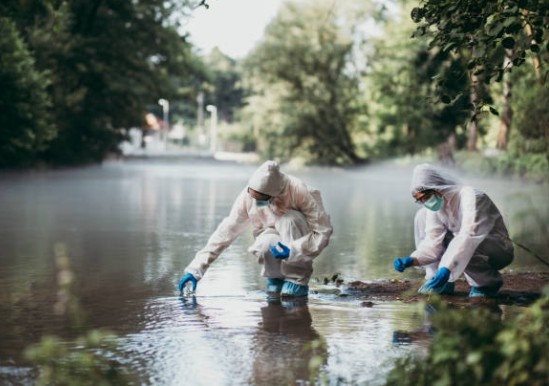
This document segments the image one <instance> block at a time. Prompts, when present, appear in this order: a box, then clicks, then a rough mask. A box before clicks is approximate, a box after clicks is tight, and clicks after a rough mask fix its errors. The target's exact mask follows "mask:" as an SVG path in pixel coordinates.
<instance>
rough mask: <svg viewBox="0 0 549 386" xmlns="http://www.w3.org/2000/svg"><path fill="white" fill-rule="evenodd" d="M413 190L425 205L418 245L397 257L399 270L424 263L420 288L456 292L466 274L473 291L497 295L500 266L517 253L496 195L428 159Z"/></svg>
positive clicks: (415, 175)
mask: <svg viewBox="0 0 549 386" xmlns="http://www.w3.org/2000/svg"><path fill="white" fill-rule="evenodd" d="M411 189H412V192H411V193H412V196H413V198H414V199H415V200H416V202H418V203H420V204H423V206H424V207H423V208H421V209H420V210H419V211H418V212H417V214H416V216H415V223H414V231H415V239H416V250H415V251H414V252H412V253H411V255H410V256H407V257H399V258H397V259H395V261H394V267H395V269H396V270H397V271H399V272H403V271H404V270H405V269H406V268H408V267H411V266H423V267H425V273H426V275H425V279H426V283H425V284H424V285H423V286H422V287H421V288H420V289H419V293H423V294H429V293H439V294H451V293H453V292H454V282H455V281H456V280H457V279H458V278H459V277H460V276H461V275H462V274H464V275H465V278H466V280H467V282H468V283H469V285H470V286H471V291H470V292H469V296H471V297H483V296H494V295H496V294H497V292H498V291H499V289H500V287H501V286H502V284H503V279H502V276H501V274H500V272H499V270H500V269H502V268H504V267H506V266H508V265H509V264H511V262H512V261H513V257H514V252H513V245H512V243H511V240H510V239H509V234H508V232H507V228H506V226H505V223H504V221H503V218H502V216H501V214H500V212H499V210H498V208H497V207H496V205H495V204H494V203H493V202H492V200H491V199H490V198H489V197H488V196H487V195H486V194H485V193H484V192H481V191H480V190H478V189H475V188H473V187H471V186H465V185H461V184H459V183H458V182H456V181H455V180H454V179H453V177H450V176H447V175H444V173H443V172H442V171H441V170H439V169H437V168H435V167H434V166H431V165H429V164H421V165H418V166H416V167H415V169H414V173H413V177H412V186H411Z"/></svg>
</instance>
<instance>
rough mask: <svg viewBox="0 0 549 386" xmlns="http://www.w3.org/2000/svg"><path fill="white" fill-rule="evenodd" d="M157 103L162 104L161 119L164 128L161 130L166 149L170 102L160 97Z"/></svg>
mask: <svg viewBox="0 0 549 386" xmlns="http://www.w3.org/2000/svg"><path fill="white" fill-rule="evenodd" d="M158 104H159V105H160V106H162V113H163V114H162V115H163V117H162V121H163V122H164V125H163V126H164V130H163V141H164V150H166V147H167V142H168V129H169V127H170V125H169V122H168V119H169V113H170V102H168V101H167V100H166V99H164V98H160V99H159V100H158Z"/></svg>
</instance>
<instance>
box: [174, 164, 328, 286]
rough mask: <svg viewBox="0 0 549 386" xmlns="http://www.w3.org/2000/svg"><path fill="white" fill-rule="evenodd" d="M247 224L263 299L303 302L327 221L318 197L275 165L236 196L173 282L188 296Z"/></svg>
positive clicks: (324, 239)
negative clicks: (262, 280) (300, 299)
mask: <svg viewBox="0 0 549 386" xmlns="http://www.w3.org/2000/svg"><path fill="white" fill-rule="evenodd" d="M249 224H251V226H252V228H253V235H254V239H255V241H254V243H253V244H252V245H251V246H250V247H249V249H248V251H249V252H250V253H252V254H253V255H255V256H256V257H257V260H258V262H259V263H260V264H262V265H263V269H262V275H263V276H264V277H266V278H267V293H268V295H269V296H270V297H272V296H307V295H308V292H309V287H308V283H309V280H310V278H311V275H312V273H313V259H314V258H315V257H316V256H318V255H319V254H320V253H321V252H322V250H323V249H324V248H325V247H326V246H327V245H328V242H329V240H330V237H331V235H332V231H333V229H332V225H331V222H330V216H329V215H328V214H327V213H326V211H325V209H324V206H323V203H322V199H321V196H320V192H319V191H318V190H311V189H309V188H308V187H307V186H306V185H305V183H304V182H302V181H301V180H299V179H298V178H296V177H294V176H290V175H288V174H285V173H283V172H281V171H280V167H279V164H278V163H277V162H275V161H267V162H265V163H263V164H262V165H261V166H260V167H259V168H258V169H257V170H256V171H255V172H254V173H253V175H252V176H251V178H250V180H249V181H248V185H247V186H246V187H245V188H244V189H243V190H242V191H241V192H240V194H239V195H238V197H237V198H236V201H235V202H234V204H233V206H232V209H231V212H230V214H229V215H228V216H227V217H225V218H224V219H223V221H222V222H221V223H220V224H219V226H218V227H217V229H216V230H215V232H214V233H213V234H212V235H211V236H210V238H209V240H208V242H207V244H206V246H205V247H204V248H203V249H201V250H200V251H198V252H197V253H196V255H195V257H194V259H193V260H192V261H191V263H190V264H189V265H188V266H187V267H186V268H185V271H184V272H185V275H184V276H183V277H182V278H181V280H180V281H179V290H180V291H182V290H183V288H184V287H185V285H186V284H187V283H188V282H191V283H192V289H193V291H194V290H196V286H197V282H198V281H199V280H200V279H201V278H202V277H203V276H204V274H205V273H206V270H207V269H208V267H209V266H210V265H211V264H212V263H213V262H214V261H215V260H216V259H217V257H218V256H219V255H220V254H221V252H223V251H224V250H225V249H226V248H227V247H228V246H229V245H230V244H231V243H232V242H233V241H234V240H235V239H236V238H237V237H238V236H239V235H240V234H241V233H242V232H243V231H244V230H245V229H246V227H247V226H248V225H249Z"/></svg>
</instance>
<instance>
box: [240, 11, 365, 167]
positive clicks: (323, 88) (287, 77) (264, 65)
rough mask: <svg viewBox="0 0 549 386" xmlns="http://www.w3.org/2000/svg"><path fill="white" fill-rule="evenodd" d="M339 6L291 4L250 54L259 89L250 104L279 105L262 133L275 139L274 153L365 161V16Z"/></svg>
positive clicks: (249, 66)
mask: <svg viewBox="0 0 549 386" xmlns="http://www.w3.org/2000/svg"><path fill="white" fill-rule="evenodd" d="M334 5H335V4H334V3H333V2H327V1H316V2H312V1H309V2H302V3H299V4H296V3H286V4H285V6H284V7H283V8H282V9H281V11H280V12H279V14H278V15H277V16H276V18H275V19H274V20H273V21H272V22H271V24H269V25H268V27H267V28H266V31H265V37H264V40H263V41H262V42H260V44H259V46H258V47H257V48H256V49H255V51H254V52H252V54H251V55H250V57H249V58H248V59H247V61H246V68H247V69H248V70H249V72H250V73H251V76H252V77H253V85H254V88H255V92H256V94H255V95H254V96H253V98H252V99H250V100H249V102H250V104H249V108H252V109H254V110H255V111H256V112H257V110H258V109H260V108H264V109H266V110H264V112H266V111H270V112H271V113H265V115H266V117H265V118H266V120H265V121H264V122H263V123H262V127H261V128H260V130H259V133H258V134H260V135H259V137H263V138H269V140H268V141H266V144H267V146H268V152H270V153H271V155H277V156H280V157H290V156H292V155H297V154H301V155H303V156H304V157H306V158H307V157H308V158H309V160H310V161H313V162H317V163H325V164H356V163H360V162H363V161H364V159H363V158H362V157H361V156H360V155H359V154H358V153H357V150H356V148H355V145H354V141H353V129H354V128H355V126H356V119H357V117H358V113H359V111H360V106H359V105H358V104H357V101H359V100H360V98H359V95H360V89H359V87H358V86H359V83H360V77H359V73H358V72H357V71H355V69H354V68H353V67H352V63H353V57H352V54H353V49H354V44H355V41H354V38H355V36H356V35H354V34H353V33H354V32H356V31H355V30H354V28H355V27H356V26H357V25H358V22H357V20H356V19H355V20H350V19H349V18H348V15H342V14H341V13H338V11H339V10H338V8H336V7H335V6H334ZM345 17H347V18H345ZM355 17H357V18H358V17H359V16H358V15H355ZM260 99H261V100H260ZM260 147H261V144H260Z"/></svg>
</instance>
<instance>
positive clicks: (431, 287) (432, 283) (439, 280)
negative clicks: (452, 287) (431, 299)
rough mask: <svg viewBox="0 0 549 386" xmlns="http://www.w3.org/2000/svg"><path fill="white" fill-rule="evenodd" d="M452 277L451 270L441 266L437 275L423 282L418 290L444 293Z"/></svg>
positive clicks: (421, 292) (429, 292) (423, 292)
mask: <svg viewBox="0 0 549 386" xmlns="http://www.w3.org/2000/svg"><path fill="white" fill-rule="evenodd" d="M449 278H450V270H449V269H448V268H446V267H442V268H439V269H438V271H437V273H436V275H435V276H434V277H433V278H432V279H431V280H429V281H428V282H427V283H425V284H423V285H422V286H421V287H420V288H419V290H418V291H417V292H419V293H420V294H432V293H438V294H439V293H442V292H443V291H444V289H445V288H446V283H448V279H449Z"/></svg>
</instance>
